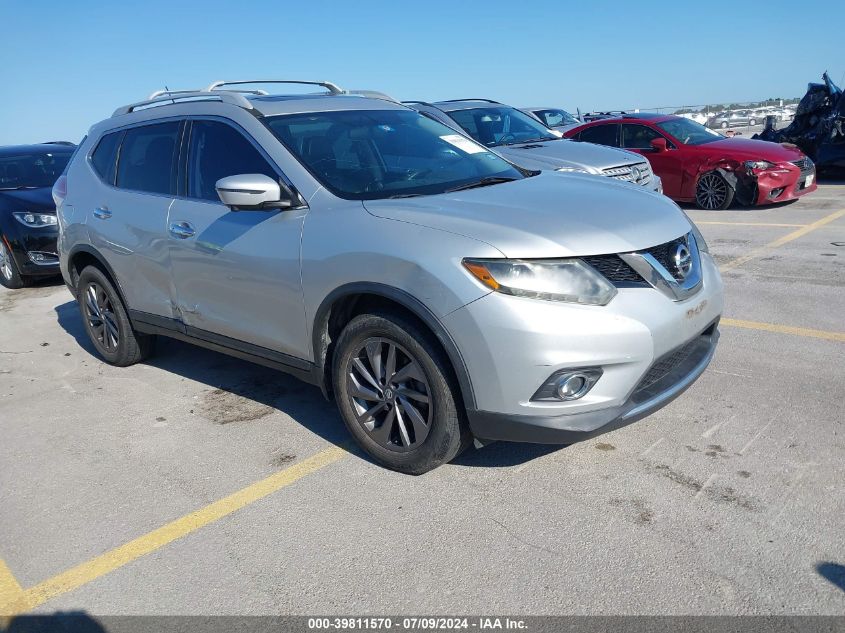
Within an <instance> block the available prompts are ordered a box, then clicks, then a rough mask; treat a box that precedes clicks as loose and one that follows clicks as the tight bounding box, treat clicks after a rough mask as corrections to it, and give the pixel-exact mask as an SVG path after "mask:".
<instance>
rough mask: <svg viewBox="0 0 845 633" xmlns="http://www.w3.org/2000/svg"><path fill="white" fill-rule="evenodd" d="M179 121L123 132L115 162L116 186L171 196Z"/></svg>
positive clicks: (174, 188) (173, 191)
mask: <svg viewBox="0 0 845 633" xmlns="http://www.w3.org/2000/svg"><path fill="white" fill-rule="evenodd" d="M180 125H181V123H180V122H179V121H170V122H167V123H156V124H154V125H144V126H141V127H133V128H130V129H128V130H126V133H125V135H124V137H123V143H121V146H120V156H119V158H118V163H117V186H118V187H120V188H122V189H132V190H134V191H143V192H147V193H159V194H170V195H175V190H176V175H175V163H176V160H175V157H176V153H177V152H176V147H177V140H178V138H179V129H180Z"/></svg>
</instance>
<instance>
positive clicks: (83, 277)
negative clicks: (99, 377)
mask: <svg viewBox="0 0 845 633" xmlns="http://www.w3.org/2000/svg"><path fill="white" fill-rule="evenodd" d="M76 289H77V301H78V303H79V311H80V313H81V315H82V322H83V324H84V325H85V331H86V332H87V333H88V337H89V338H90V339H91V342H92V343H93V344H94V347H95V348H97V352H98V353H99V354H100V356H102V357H103V359H104V360H105V361H106V362H107V363H109V364H110V365H116V366H118V367H127V366H129V365H134V364H135V363H138V362H140V361H142V360H144V359H145V358H147V357H148V356H149V355H150V354H151V353H152V350H153V346H154V344H155V337H153V336H149V335H144V334H139V333H137V332H135V331H134V330H133V329H132V324H131V322H130V321H129V316H128V315H127V314H126V309H125V308H124V307H123V302H122V301H121V299H120V296H119V295H118V293H117V290H116V289H115V287H114V285H113V284H112V283H111V281H110V280H109V279H108V277H106V276H105V275H104V274H103V272H102V271H101V270H100V269H99V268H95V267H94V266H88V267H87V268H85V270H83V271H82V273H81V274H80V275H79V281H78V282H77V284H76Z"/></svg>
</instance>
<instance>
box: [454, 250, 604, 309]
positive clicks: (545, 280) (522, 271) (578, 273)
mask: <svg viewBox="0 0 845 633" xmlns="http://www.w3.org/2000/svg"><path fill="white" fill-rule="evenodd" d="M463 265H464V267H465V268H466V269H467V270H468V271H469V272H470V273H472V275H473V277H475V278H476V279H478V280H479V281H480V282H481V283H483V284H484V285H485V286H487V287H488V288H491V289H493V290H495V291H497V292H501V293H504V294H507V295H514V296H517V297H530V298H532V299H545V300H546V301H567V302H569V303H581V304H584V305H602V306H603V305H606V304H607V303H608V302H609V301H610V300H611V299H613V297H615V296H616V288H615V287H614V286H613V284H611V283H610V282H609V281H608V280H607V279H605V278H604V277H602V276H601V275H600V274H599V273H597V272H596V271H595V270H593V269H592V268H591V267H590V266H588V265H587V264H585V263H584V262H582V261H581V260H580V259H552V260H549V259H544V260H523V259H465V260H463Z"/></svg>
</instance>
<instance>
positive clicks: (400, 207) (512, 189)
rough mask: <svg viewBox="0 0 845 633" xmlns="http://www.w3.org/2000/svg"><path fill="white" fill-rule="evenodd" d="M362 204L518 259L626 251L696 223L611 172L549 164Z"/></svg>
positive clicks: (652, 243) (672, 236)
mask: <svg viewBox="0 0 845 633" xmlns="http://www.w3.org/2000/svg"><path fill="white" fill-rule="evenodd" d="M364 206H365V208H366V209H367V210H368V211H369V212H370V213H371V214H372V215H375V216H377V217H382V218H389V219H392V220H399V221H403V222H409V223H412V224H419V225H423V226H427V227H430V228H434V229H439V230H443V231H448V232H450V233H457V234H459V235H465V236H467V237H471V238H474V239H477V240H481V241H482V242H485V243H487V244H490V245H491V246H494V247H495V248H497V249H498V250H500V251H501V252H502V253H503V254H504V255H505V256H506V257H518V258H528V257H571V256H578V255H602V254H606V253H625V252H630V251H637V250H642V249H644V248H649V247H651V246H655V245H657V244H663V243H665V242H668V241H670V240H673V239H675V238H677V237H679V236H681V235H684V234H685V233H687V232H688V231H689V230H690V224H689V222H688V221H687V219H686V218H685V217H684V215H683V213H682V212H681V210H680V209H679V208H678V207H677V205H676V204H675V203H674V202H672V201H671V200H669V199H668V198H666V197H664V196H661V195H659V194H656V193H652V192H650V191H646V190H644V189H643V188H641V187H631V186H630V185H629V184H627V183H623V182H617V181H614V180H612V179H609V178H596V177H595V176H590V175H586V174H565V173H563V174H561V173H554V172H548V171H547V172H543V173H541V174H539V175H537V176H533V177H530V178H525V179H523V180H518V181H515V182H509V183H504V184H499V185H491V186H488V187H480V188H478V189H469V190H467V191H458V192H455V193H445V194H440V195H434V196H420V197H416V198H402V199H397V200H366V201H365V202H364ZM468 255H471V253H469V254H468Z"/></svg>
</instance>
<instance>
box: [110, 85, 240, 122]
mask: <svg viewBox="0 0 845 633" xmlns="http://www.w3.org/2000/svg"><path fill="white" fill-rule="evenodd" d="M159 92H160V93H162V92H163V93H164V94H159V96H156V97H153V98H151V99H144V100H143V101H137V102H135V103H130V104H129V105H125V106H121V107H119V108H118V109H117V110H115V111H114V113H113V114H112V116H113V117H115V116H120V115H122V114H129V113H130V112H134V111H135V110H140V109H143V108H147V107H151V106H158V105H167V104H168V103H174V104H175V103H176V102H178V101H197V100H203V99H205V100H214V101H222V102H223V103H230V104H232V105H236V106H239V107H241V108H244V109H245V110H252V109H253V108H252V104H251V103H250V102H249V101H248V100H247V98H246V97H244V96H243V95H242V94H239V93H236V92H231V91H228V90H221V91H219V92H217V93H215V94H209V93H208V91H206V90H171V91H159ZM153 94H154V95H155V94H156V93H153Z"/></svg>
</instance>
